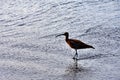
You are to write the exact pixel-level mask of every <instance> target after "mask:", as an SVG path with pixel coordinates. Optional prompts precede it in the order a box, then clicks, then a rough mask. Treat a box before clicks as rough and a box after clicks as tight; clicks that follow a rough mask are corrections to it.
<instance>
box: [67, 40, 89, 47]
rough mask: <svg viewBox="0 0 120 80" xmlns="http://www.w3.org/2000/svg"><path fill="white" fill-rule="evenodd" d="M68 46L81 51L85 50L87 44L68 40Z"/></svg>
mask: <svg viewBox="0 0 120 80" xmlns="http://www.w3.org/2000/svg"><path fill="white" fill-rule="evenodd" d="M68 44H69V45H70V46H71V47H72V48H76V49H82V48H86V47H87V46H89V45H87V44H85V43H83V42H82V41H79V40H76V39H69V42H68Z"/></svg>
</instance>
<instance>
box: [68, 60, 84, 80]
mask: <svg viewBox="0 0 120 80" xmlns="http://www.w3.org/2000/svg"><path fill="white" fill-rule="evenodd" d="M82 71H84V69H83V67H81V66H79V64H78V59H74V62H73V64H72V65H70V66H68V67H67V70H66V72H67V75H66V78H67V80H79V78H80V77H79V76H77V75H78V74H79V72H82Z"/></svg>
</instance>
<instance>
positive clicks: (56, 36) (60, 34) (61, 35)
mask: <svg viewBox="0 0 120 80" xmlns="http://www.w3.org/2000/svg"><path fill="white" fill-rule="evenodd" d="M62 35H64V34H59V35H57V36H56V37H58V36H62Z"/></svg>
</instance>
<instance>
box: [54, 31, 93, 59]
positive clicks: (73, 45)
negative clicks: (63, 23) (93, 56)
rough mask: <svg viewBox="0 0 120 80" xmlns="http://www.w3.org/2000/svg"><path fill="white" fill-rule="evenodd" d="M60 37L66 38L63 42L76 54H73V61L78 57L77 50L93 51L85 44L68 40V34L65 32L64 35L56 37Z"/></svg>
mask: <svg viewBox="0 0 120 80" xmlns="http://www.w3.org/2000/svg"><path fill="white" fill-rule="evenodd" d="M61 35H64V36H65V37H66V38H65V41H66V42H67V44H68V45H69V46H70V47H71V48H73V49H75V51H76V53H75V55H74V57H73V59H77V57H78V53H77V49H86V48H93V49H95V48H94V47H93V46H91V45H88V44H85V43H83V42H82V41H80V40H76V39H69V33H68V32H65V33H64V34H59V35H57V36H56V37H58V36H61Z"/></svg>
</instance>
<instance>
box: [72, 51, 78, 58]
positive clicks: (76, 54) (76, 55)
mask: <svg viewBox="0 0 120 80" xmlns="http://www.w3.org/2000/svg"><path fill="white" fill-rule="evenodd" d="M75 51H76V53H75V55H74V57H73V59H77V58H78V53H77V49H75Z"/></svg>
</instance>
